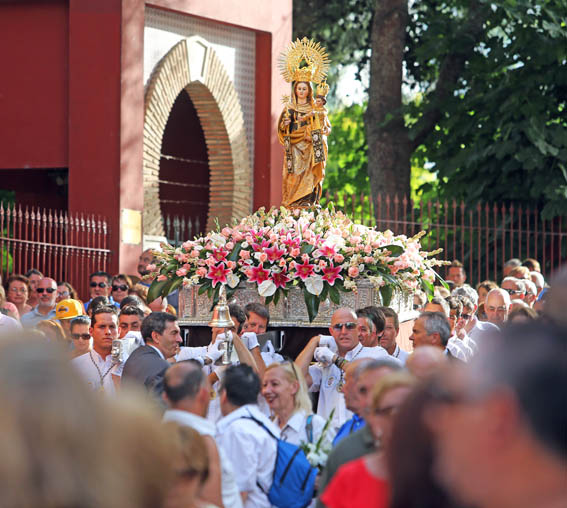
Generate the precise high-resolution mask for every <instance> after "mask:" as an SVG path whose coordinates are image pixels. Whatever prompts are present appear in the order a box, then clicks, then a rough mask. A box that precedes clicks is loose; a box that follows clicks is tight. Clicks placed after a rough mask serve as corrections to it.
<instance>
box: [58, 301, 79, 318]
mask: <svg viewBox="0 0 567 508" xmlns="http://www.w3.org/2000/svg"><path fill="white" fill-rule="evenodd" d="M83 314H84V309H83V304H82V303H81V302H79V300H73V299H71V298H69V299H68V300H61V301H60V302H59V303H58V304H57V305H56V307H55V318H56V319H73V318H75V317H77V316H82V315H83Z"/></svg>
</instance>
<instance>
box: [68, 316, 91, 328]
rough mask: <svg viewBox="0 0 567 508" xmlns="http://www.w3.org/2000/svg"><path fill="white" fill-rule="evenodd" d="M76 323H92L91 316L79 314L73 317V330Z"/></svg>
mask: <svg viewBox="0 0 567 508" xmlns="http://www.w3.org/2000/svg"><path fill="white" fill-rule="evenodd" d="M76 325H88V326H90V325H91V318H90V317H89V316H77V317H74V318H73V319H71V330H72V329H73V327H74V326H76Z"/></svg>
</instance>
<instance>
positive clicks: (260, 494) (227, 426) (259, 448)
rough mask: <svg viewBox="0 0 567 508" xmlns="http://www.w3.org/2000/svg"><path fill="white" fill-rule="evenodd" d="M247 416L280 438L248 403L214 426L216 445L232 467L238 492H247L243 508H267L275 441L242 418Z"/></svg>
mask: <svg viewBox="0 0 567 508" xmlns="http://www.w3.org/2000/svg"><path fill="white" fill-rule="evenodd" d="M250 415H251V416H253V417H254V418H256V420H259V421H261V422H262V423H263V424H264V425H265V426H266V427H268V428H269V429H270V431H271V432H272V433H273V434H274V436H276V437H279V435H280V431H279V429H278V428H277V427H276V426H275V425H274V424H273V423H272V422H271V421H270V420H269V419H268V418H267V417H266V416H265V415H264V414H263V413H262V412H261V411H260V410H259V409H258V407H257V406H256V405H255V404H247V405H245V406H242V407H240V408H238V409H237V410H235V411H233V412H232V413H230V414H228V415H227V416H225V417H224V418H222V419H221V420H220V421H219V422H218V423H217V443H219V445H220V446H221V447H222V449H223V450H224V451H225V452H226V454H227V456H228V459H229V460H230V461H231V462H232V464H233V465H234V473H235V477H236V485H237V486H238V490H239V491H240V492H247V493H248V497H247V498H246V501H245V503H244V508H270V506H271V505H270V501H269V500H268V496H267V495H266V494H265V492H268V490H269V489H270V487H271V485H272V480H273V477H274V468H275V465H276V455H277V442H276V440H275V439H274V438H273V437H272V436H270V434H268V432H266V430H265V429H263V428H262V427H261V426H260V425H258V424H257V423H256V422H254V421H252V420H250V419H247V418H245V417H247V416H250ZM257 482H258V483H260V485H261V486H262V489H263V491H262V489H260V487H259V486H258V484H257Z"/></svg>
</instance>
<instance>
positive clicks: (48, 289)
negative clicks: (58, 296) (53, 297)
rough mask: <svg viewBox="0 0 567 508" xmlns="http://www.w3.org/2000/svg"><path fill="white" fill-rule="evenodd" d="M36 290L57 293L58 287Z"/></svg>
mask: <svg viewBox="0 0 567 508" xmlns="http://www.w3.org/2000/svg"><path fill="white" fill-rule="evenodd" d="M36 291H37V292H38V293H43V292H44V291H47V292H48V293H49V294H51V293H55V291H57V289H55V288H37V289H36Z"/></svg>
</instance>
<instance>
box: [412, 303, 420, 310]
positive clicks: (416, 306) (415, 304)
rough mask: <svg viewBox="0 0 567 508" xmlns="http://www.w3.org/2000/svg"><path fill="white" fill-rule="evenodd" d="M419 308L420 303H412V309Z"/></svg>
mask: <svg viewBox="0 0 567 508" xmlns="http://www.w3.org/2000/svg"><path fill="white" fill-rule="evenodd" d="M419 309H421V305H419V304H418V303H414V304H413V310H419Z"/></svg>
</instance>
